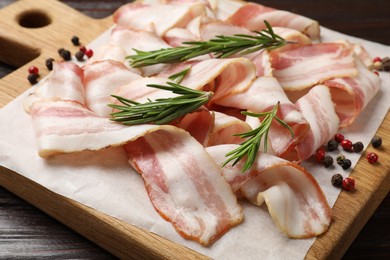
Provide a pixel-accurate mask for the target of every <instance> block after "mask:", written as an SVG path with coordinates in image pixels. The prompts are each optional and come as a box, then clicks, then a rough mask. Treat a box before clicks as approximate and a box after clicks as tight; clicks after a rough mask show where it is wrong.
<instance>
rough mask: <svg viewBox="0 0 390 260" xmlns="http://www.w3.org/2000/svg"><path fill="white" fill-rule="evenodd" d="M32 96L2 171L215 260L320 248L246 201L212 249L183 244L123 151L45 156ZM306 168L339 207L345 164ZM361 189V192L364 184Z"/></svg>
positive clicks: (381, 98)
mask: <svg viewBox="0 0 390 260" xmlns="http://www.w3.org/2000/svg"><path fill="white" fill-rule="evenodd" d="M108 35H109V32H106V33H104V34H102V36H100V37H99V38H97V39H96V40H95V41H94V42H93V43H92V44H91V45H90V47H92V48H93V49H96V48H97V46H99V45H101V44H103V43H105V42H106V41H107V39H108ZM322 38H323V41H334V40H339V39H348V40H349V41H351V42H353V43H360V44H362V45H363V46H364V47H365V48H366V49H367V50H368V51H369V53H370V54H371V55H372V56H373V57H375V56H380V57H384V56H390V47H389V46H384V45H381V44H377V43H373V42H368V41H365V40H362V39H358V38H353V37H349V36H346V35H342V34H339V33H337V32H334V31H330V30H328V29H325V28H322ZM389 75H390V74H389V73H381V74H380V77H381V78H382V80H383V81H382V88H381V90H380V91H379V93H378V95H376V96H375V98H374V100H372V101H371V102H370V104H369V105H368V107H367V108H366V109H365V110H364V112H363V113H362V114H361V115H360V116H359V117H358V119H357V120H356V122H355V123H354V124H353V125H352V126H351V127H349V128H348V129H344V130H343V131H342V132H343V133H344V134H345V135H346V136H347V137H348V138H349V139H350V140H353V141H362V142H363V143H364V144H365V145H368V144H369V142H370V139H371V137H372V136H373V135H374V133H375V132H376V130H377V129H378V127H379V125H380V123H381V122H382V120H383V118H384V117H385V115H386V113H387V112H388V110H389V103H390V102H389V101H390V77H389ZM30 91H32V90H30ZM28 92H29V91H27V92H26V93H24V94H22V95H21V96H19V97H17V98H16V99H15V100H14V101H12V102H11V103H10V104H8V105H7V106H5V107H4V108H3V109H1V111H0V120H1V124H0V165H2V166H4V167H7V168H9V169H11V170H14V171H16V172H18V173H20V174H22V175H24V176H25V177H27V178H29V179H31V180H33V181H35V182H37V183H39V184H41V185H43V186H45V187H46V188H48V189H50V190H52V191H54V192H56V193H58V194H61V195H63V196H66V197H69V198H71V199H74V200H76V201H78V202H80V203H83V204H85V205H87V206H90V207H93V208H95V209H97V210H99V211H101V212H104V213H106V214H108V215H111V216H113V217H116V218H118V219H121V220H124V221H126V222H128V223H130V224H133V225H136V226H139V227H142V228H145V229H148V230H150V231H152V232H155V233H157V234H159V235H161V236H163V237H166V238H168V239H170V240H172V241H175V242H177V243H179V244H182V245H184V246H187V247H189V248H192V249H194V250H196V251H198V252H200V253H202V254H205V255H207V256H210V257H212V258H214V259H283V260H285V259H302V258H304V256H305V255H306V253H307V251H308V250H309V248H310V246H311V245H312V243H313V242H314V238H313V239H289V238H287V237H286V236H285V235H284V234H283V233H281V232H280V231H279V230H278V229H277V227H276V226H275V225H274V223H273V221H272V219H271V218H270V216H269V214H268V211H267V208H266V206H262V207H255V206H253V205H251V204H249V203H246V202H240V203H241V204H242V205H243V208H244V215H245V220H244V222H243V223H242V224H240V225H239V226H237V227H235V228H233V229H232V230H230V231H229V232H227V233H226V234H225V235H224V236H223V237H222V238H220V239H219V240H218V241H216V242H215V243H214V244H213V245H212V246H211V247H210V248H205V247H202V246H201V245H199V244H197V243H196V242H192V241H188V240H185V239H183V238H182V237H181V236H179V235H178V234H177V233H176V231H175V230H174V229H173V227H172V226H171V224H170V223H168V222H166V221H164V220H163V219H162V218H161V217H160V216H159V215H158V214H157V213H156V211H155V210H154V208H153V206H152V204H151V203H150V200H149V198H148V196H147V193H146V191H145V189H144V185H143V181H142V179H141V178H140V176H139V175H138V174H137V173H135V172H134V171H133V170H132V169H131V168H130V166H129V165H128V163H127V158H126V155H125V154H124V153H123V150H122V149H121V148H110V149H105V150H101V151H98V152H82V153H77V154H64V155H56V156H54V157H52V158H50V159H42V158H40V157H39V156H38V153H37V148H36V144H35V137H34V133H33V130H32V126H31V122H30V116H29V115H28V114H26V113H25V112H24V111H23V108H22V102H23V100H24V98H25V97H26V96H27V94H28ZM335 155H336V153H335ZM359 157H360V154H355V153H353V154H352V153H351V154H348V158H350V159H351V161H352V163H353V165H355V164H356V162H357V161H358V159H359ZM303 165H304V167H306V168H307V169H308V170H309V171H310V172H311V173H312V174H313V175H314V177H315V178H316V179H317V181H318V182H319V183H320V185H321V187H322V189H323V190H324V192H325V194H326V197H327V199H328V202H329V203H330V205H333V204H334V203H335V201H336V199H337V196H338V195H339V192H340V190H339V189H336V188H334V187H333V186H332V185H331V183H330V179H331V176H332V175H333V174H335V173H340V172H342V173H343V175H344V177H346V176H347V175H348V174H349V171H343V170H342V169H341V168H340V167H338V166H336V167H335V168H334V169H325V168H324V167H323V166H321V165H319V164H318V163H315V162H314V161H310V160H309V161H307V162H304V164H303ZM1 174H5V173H1ZM356 185H357V187H356V188H357V189H358V188H359V183H357V184H356Z"/></svg>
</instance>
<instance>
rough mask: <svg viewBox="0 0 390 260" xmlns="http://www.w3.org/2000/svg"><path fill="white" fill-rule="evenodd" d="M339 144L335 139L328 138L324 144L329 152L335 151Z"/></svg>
mask: <svg viewBox="0 0 390 260" xmlns="http://www.w3.org/2000/svg"><path fill="white" fill-rule="evenodd" d="M338 146H339V143H338V142H337V141H336V140H333V139H332V140H330V141H329V142H328V144H327V146H326V148H327V150H328V151H329V152H332V151H336V150H337V148H338Z"/></svg>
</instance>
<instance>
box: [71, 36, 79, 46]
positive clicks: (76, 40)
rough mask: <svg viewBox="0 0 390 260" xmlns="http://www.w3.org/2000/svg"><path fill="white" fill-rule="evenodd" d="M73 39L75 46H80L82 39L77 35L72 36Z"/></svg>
mask: <svg viewBox="0 0 390 260" xmlns="http://www.w3.org/2000/svg"><path fill="white" fill-rule="evenodd" d="M71 41H72V43H73V45H74V46H79V45H80V39H79V37H77V36H76V35H75V36H73V37H72V39H71Z"/></svg>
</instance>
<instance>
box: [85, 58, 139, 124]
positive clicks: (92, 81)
mask: <svg viewBox="0 0 390 260" xmlns="http://www.w3.org/2000/svg"><path fill="white" fill-rule="evenodd" d="M83 69H84V75H85V76H84V86H85V98H86V105H87V107H88V108H89V109H91V110H92V111H93V112H95V113H96V114H97V115H99V116H103V117H109V115H110V113H111V112H112V109H111V108H110V107H108V106H107V104H109V103H110V101H111V98H110V96H111V95H112V94H114V92H115V90H116V89H118V88H119V87H121V86H123V85H126V84H127V83H130V82H132V81H133V80H136V79H139V78H141V76H140V75H138V74H135V73H133V72H131V71H130V70H129V69H128V68H127V67H126V66H124V65H123V64H122V63H120V62H116V61H100V62H95V63H92V64H89V65H86V66H84V67H83Z"/></svg>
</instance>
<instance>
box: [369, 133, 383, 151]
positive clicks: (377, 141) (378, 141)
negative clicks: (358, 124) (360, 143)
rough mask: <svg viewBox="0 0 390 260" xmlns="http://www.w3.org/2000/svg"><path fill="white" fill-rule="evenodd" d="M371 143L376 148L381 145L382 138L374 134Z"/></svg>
mask: <svg viewBox="0 0 390 260" xmlns="http://www.w3.org/2000/svg"><path fill="white" fill-rule="evenodd" d="M371 144H372V146H373V147H374V148H378V147H379V146H381V145H382V138H380V137H379V136H374V137H373V138H372V139H371Z"/></svg>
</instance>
